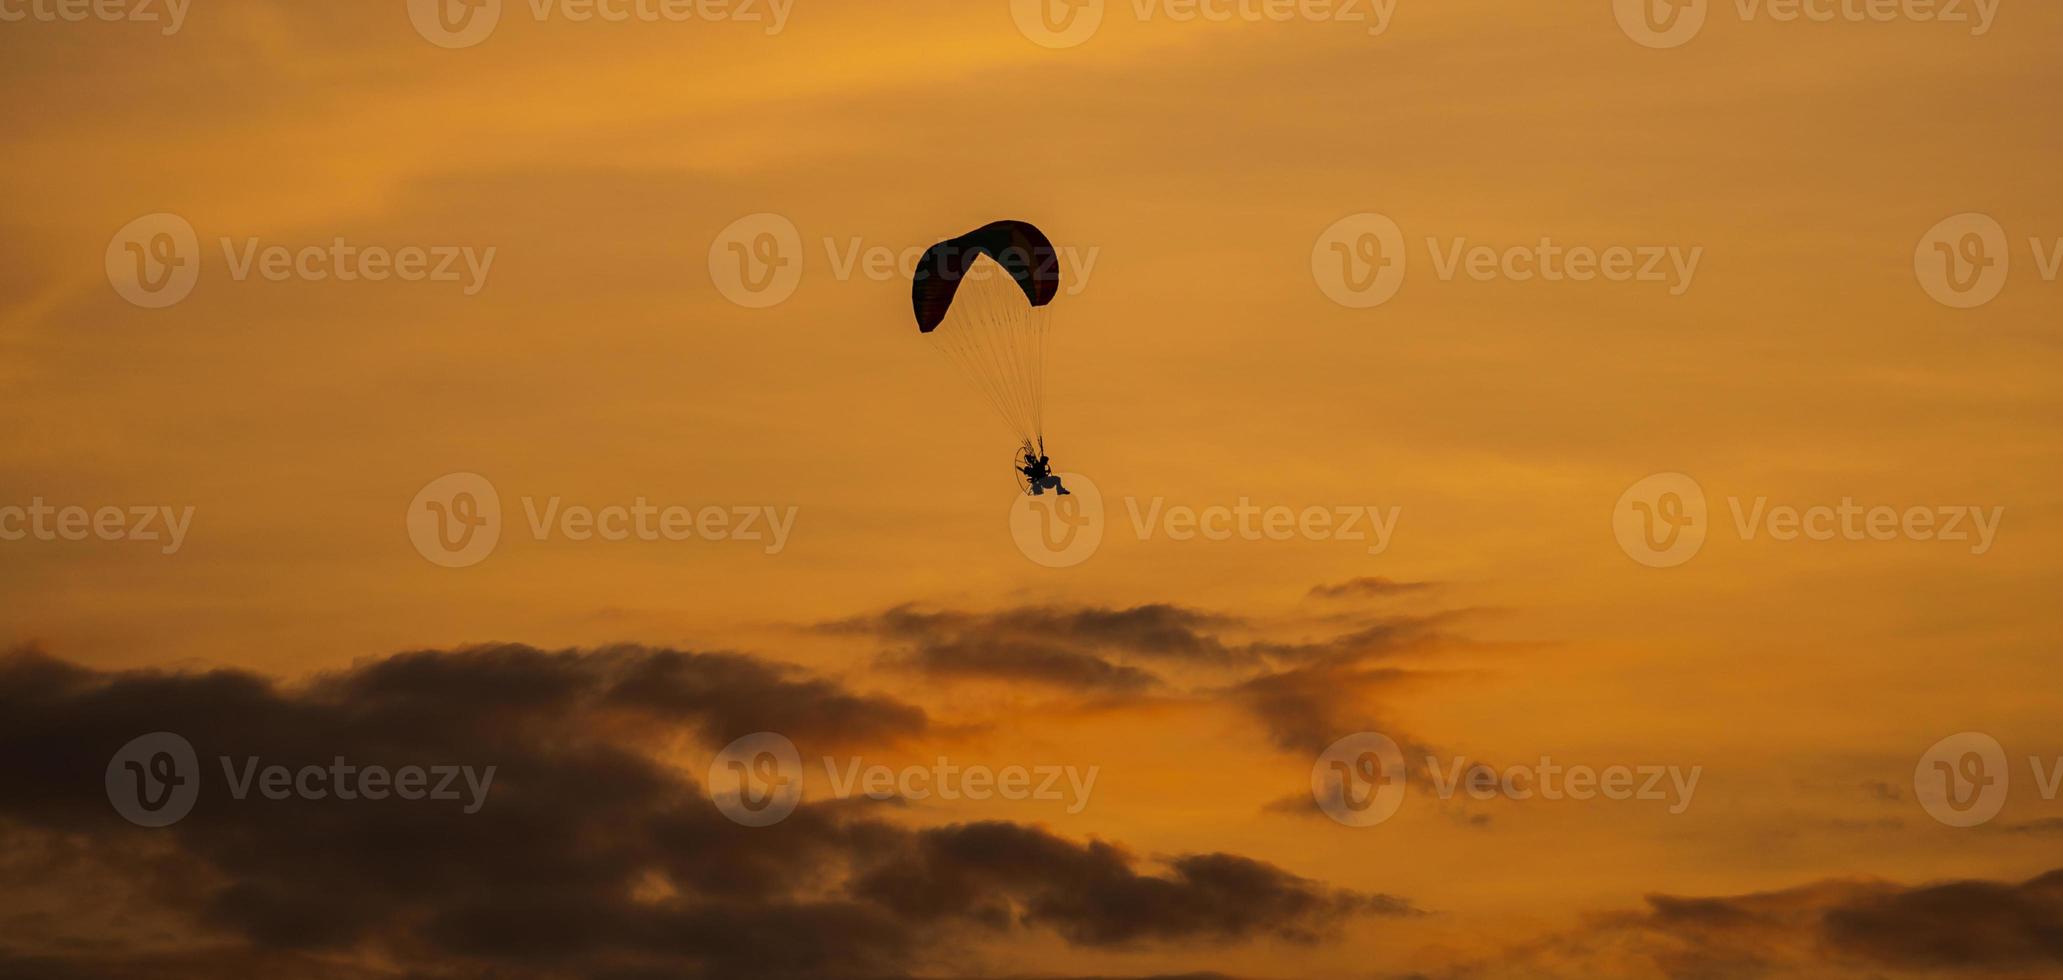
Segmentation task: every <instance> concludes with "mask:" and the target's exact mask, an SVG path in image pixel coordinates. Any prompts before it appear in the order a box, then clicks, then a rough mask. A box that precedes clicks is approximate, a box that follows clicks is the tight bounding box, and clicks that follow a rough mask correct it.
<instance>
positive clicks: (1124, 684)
mask: <svg viewBox="0 0 2063 980" xmlns="http://www.w3.org/2000/svg"><path fill="white" fill-rule="evenodd" d="M1236 622H1237V621H1236V620H1234V619H1233V618H1231V617H1226V616H1219V615H1215V614H1211V613H1205V612H1201V611H1198V610H1194V609H1185V608H1183V607H1180V606H1173V605H1166V604H1153V605H1144V606H1135V607H1132V608H1129V609H1106V608H1098V607H1076V608H1063V607H1056V606H1028V607H1021V608H1016V609H1006V610H1002V611H999V612H990V613H972V612H961V611H955V610H923V609H918V608H916V607H913V606H900V607H897V608H894V609H890V610H888V611H886V612H883V613H880V614H878V615H874V616H866V617H858V618H853V619H846V620H840V621H838V622H834V623H829V624H825V625H824V626H823V627H822V629H824V630H826V631H829V632H834V633H842V634H857V635H866V636H872V637H875V638H877V639H879V640H881V641H882V642H883V643H884V644H886V645H887V647H888V652H887V654H886V656H885V659H886V660H887V661H888V662H889V663H891V664H893V665H896V666H902V667H907V668H910V669H914V670H918V671H921V672H923V673H925V674H927V675H929V676H934V677H950V678H979V677H987V678H994V679H998V680H1006V681H1032V682H1038V683H1044V684H1049V685H1054V686H1058V687H1064V688H1067V689H1069V690H1075V691H1084V692H1097V693H1120V694H1122V693H1136V692H1139V691H1143V690H1146V689H1148V688H1151V687H1155V686H1158V685H1159V684H1160V678H1159V677H1157V676H1156V675H1155V674H1153V673H1152V672H1150V671H1148V670H1146V669H1144V668H1142V667H1139V666H1135V665H1131V664H1128V663H1127V662H1128V661H1136V660H1149V661H1159V662H1162V663H1166V664H1170V665H1190V666H1234V665H1243V664H1249V663H1252V662H1253V660H1254V654H1253V653H1252V652H1251V651H1245V650H1235V649H1232V648H1230V647H1228V646H1227V645H1226V644H1225V643H1224V642H1223V641H1221V640H1220V639H1219V638H1218V637H1217V636H1216V635H1215V634H1214V633H1213V632H1212V631H1213V630H1216V629H1219V628H1222V627H1226V626H1231V625H1235V624H1236Z"/></svg>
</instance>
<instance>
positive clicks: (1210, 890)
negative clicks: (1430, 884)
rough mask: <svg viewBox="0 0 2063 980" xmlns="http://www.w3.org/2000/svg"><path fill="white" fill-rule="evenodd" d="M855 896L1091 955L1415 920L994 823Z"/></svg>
mask: <svg viewBox="0 0 2063 980" xmlns="http://www.w3.org/2000/svg"><path fill="white" fill-rule="evenodd" d="M855 891H857V892H859V893H861V894H865V895H869V896H871V897H873V898H875V899H876V900H878V901H880V902H881V903H882V904H884V905H886V906H888V907H891V908H894V909H896V910H897V911H899V912H901V913H903V914H905V915H907V916H909V917H911V918H913V919H917V920H920V921H933V920H941V919H968V920H972V921H975V922H979V923H982V924H984V925H987V926H990V927H994V928H1006V927H1008V926H1009V925H1011V924H1012V923H1014V922H1019V921H1021V922H1022V923H1024V924H1026V925H1033V926H1045V927H1049V928H1052V929H1054V930H1055V931H1057V932H1059V933H1060V934H1062V935H1064V936H1066V937H1067V938H1068V939H1069V940H1071V941H1073V942H1075V943H1079V944H1082V945H1090V946H1110V945H1120V944H1125V943H1131V942H1135V941H1138V940H1142V939H1163V940H1166V939H1185V938H1189V939H1194V938H1205V939H1216V940H1220V941H1232V940H1240V939H1247V938H1251V937H1255V936H1273V937H1276V938H1280V939H1287V940H1291V941H1296V942H1315V941H1317V940H1318V939H1319V938H1321V937H1322V936H1324V935H1325V934H1326V933H1328V932H1329V931H1331V930H1333V929H1335V928H1337V927H1338V925H1339V924H1340V923H1341V922H1343V921H1344V920H1345V919H1347V918H1349V917H1351V916H1355V915H1364V914H1373V915H1409V914H1412V913H1413V912H1414V910H1413V908H1412V907H1411V905H1410V903H1408V902H1406V901H1404V900H1402V899H1399V898H1395V897H1392V896H1388V895H1360V894H1355V893H1351V892H1344V891H1339V890H1335V889H1331V888H1327V887H1325V886H1323V885H1320V884H1318V883H1316V882H1312V881H1309V880H1306V879H1303V878H1299V877H1297V876H1295V875H1292V874H1290V873H1288V872H1286V871H1283V870H1282V869H1280V868H1276V867H1274V866H1272V865H1268V864H1263V863H1261V862H1259V861H1254V860H1251V859H1248V858H1243V857H1238V856H1235V855H1230V854H1199V855H1190V856H1187V857H1182V858H1177V859H1175V860H1173V861H1171V862H1169V868H1168V872H1167V873H1166V874H1164V875H1146V874H1141V873H1139V872H1138V871H1137V870H1136V869H1135V868H1134V861H1133V859H1132V858H1131V857H1130V856H1129V855H1127V854H1126V853H1125V852H1124V851H1123V850H1122V849H1120V848H1118V847H1116V846H1113V845H1110V844H1106V843H1103V842H1100V841H1092V842H1089V843H1087V844H1077V843H1074V842H1071V841H1066V840H1061V839H1059V838H1055V837H1053V836H1051V835H1048V834H1045V833H1043V832H1041V831H1038V830H1035V829H1031V828H1026V827H1022V826H1018V825H1015V824H1007V823H993V822H992V823H977V824H966V825H960V826H953V827H943V828H935V829H931V830H926V831H923V832H921V833H919V834H917V835H916V837H915V838H914V839H912V840H911V841H909V842H907V844H906V846H905V847H904V849H903V850H902V851H901V852H899V853H895V854H893V855H891V856H890V860H889V861H888V862H887V863H885V864H883V865H882V866H880V867H878V868H876V869H874V870H872V871H870V872H868V873H867V874H865V875H864V876H862V877H861V878H860V879H859V880H858V882H857V884H856V885H855Z"/></svg>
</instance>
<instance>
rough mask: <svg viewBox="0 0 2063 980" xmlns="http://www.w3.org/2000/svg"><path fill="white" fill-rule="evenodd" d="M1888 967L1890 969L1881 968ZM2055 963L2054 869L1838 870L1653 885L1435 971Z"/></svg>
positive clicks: (1911, 970) (1538, 973) (1979, 971)
mask: <svg viewBox="0 0 2063 980" xmlns="http://www.w3.org/2000/svg"><path fill="white" fill-rule="evenodd" d="M1887 971H1888V972H1887ZM2059 971H2063V869H2059V870H2056V871H2050V872H2048V873H2046V874H2042V875H2040V876H2037V877H2035V878H2032V879H2029V880H2027V881H2023V882H2018V883H2013V882H1998V881H1946V882H1937V883H1933V884H1926V885H1917V886H1907V885H1899V884H1895V883H1892V882H1885V881H1874V880H1850V879H1836V880H1827V881H1820V882H1815V883H1812V884H1808V885H1802V886H1798V887H1795V888H1788V889H1783V890H1779V891H1770V892H1760V893H1755V894H1748V895H1734V896H1725V897H1682V896H1673V895H1651V896H1649V897H1648V899H1647V908H1646V909H1645V910H1642V911H1636V912H1619V913H1610V914H1604V915H1598V916H1593V917H1592V920H1591V922H1590V923H1589V924H1588V925H1587V926H1586V927H1584V928H1583V929H1580V930H1578V931H1575V932H1571V933H1567V934H1562V935H1558V936H1552V937H1548V938H1545V939H1540V940H1535V941H1532V942H1528V943H1525V944H1523V945H1519V946H1514V947H1512V948H1511V949H1508V950H1506V951H1504V952H1503V953H1502V954H1501V955H1499V956H1497V957H1494V958H1490V959H1480V960H1471V961H1469V962H1466V963H1460V964H1456V965H1454V966H1452V967H1451V968H1449V969H1447V970H1446V971H1444V972H1438V973H1434V974H1428V975H1429V976H1440V977H1478V976H1485V977H1487V976H1509V975H1525V976H1534V977H1543V978H1549V977H1552V978H1561V977H1571V978H1573V977H1593V976H1628V975H1631V976H1651V975H1661V976H1671V977H1769V978H1777V977H1783V978H1791V977H1798V978H1803V977H1824V976H1886V975H1901V976H1913V975H1924V976H1930V977H1942V976H1997V975H2001V974H2005V975H2013V976H2020V975H2031V974H2033V973H2042V974H2055V973H2057V972H2059Z"/></svg>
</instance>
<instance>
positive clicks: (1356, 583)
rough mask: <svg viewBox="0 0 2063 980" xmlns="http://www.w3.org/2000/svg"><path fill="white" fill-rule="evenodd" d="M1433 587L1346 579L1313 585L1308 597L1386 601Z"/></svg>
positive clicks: (1413, 583)
mask: <svg viewBox="0 0 2063 980" xmlns="http://www.w3.org/2000/svg"><path fill="white" fill-rule="evenodd" d="M1432 587H1433V583H1431V582H1398V581H1396V580H1394V579H1387V578H1381V577H1370V578H1355V579H1348V580H1346V581H1344V582H1340V583H1338V584H1335V585H1314V586H1312V587H1311V592H1310V597H1311V598H1313V599H1387V598H1389V597H1391V596H1399V595H1410V594H1412V593H1417V592H1424V591H1426V590H1428V589H1431V588H1432Z"/></svg>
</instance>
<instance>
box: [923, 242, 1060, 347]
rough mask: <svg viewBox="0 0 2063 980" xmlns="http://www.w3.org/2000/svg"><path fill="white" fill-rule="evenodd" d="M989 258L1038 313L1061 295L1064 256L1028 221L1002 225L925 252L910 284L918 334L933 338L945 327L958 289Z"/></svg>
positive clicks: (933, 247) (937, 245) (934, 246)
mask: <svg viewBox="0 0 2063 980" xmlns="http://www.w3.org/2000/svg"><path fill="white" fill-rule="evenodd" d="M984 256H986V257H987V258H989V259H990V260H992V261H994V262H995V263H996V264H997V265H999V266H1002V267H1003V271H1004V272H1007V273H1009V275H1010V278H1011V279H1013V280H1015V281H1016V283H1017V288H1018V289H1020V290H1022V291H1023V292H1024V298H1025V299H1026V300H1027V301H1029V302H1030V303H1031V305H1032V306H1034V307H1039V306H1045V305H1046V304H1047V303H1051V302H1052V301H1053V297H1054V296H1056V295H1059V293H1060V255H1059V253H1058V252H1056V251H1054V249H1053V243H1052V241H1050V240H1048V239H1047V238H1046V234H1045V232H1042V231H1040V230H1039V229H1038V228H1037V227H1035V226H1033V225H1032V224H1031V223H1030V222H1026V221H998V222H994V223H993V224H987V225H983V226H981V227H980V228H976V229H975V230H973V231H970V232H968V233H967V234H965V235H961V236H960V237H958V238H948V239H946V240H945V241H942V242H939V243H938V244H936V245H933V246H931V247H930V248H929V249H926V250H925V252H924V256H923V258H921V259H918V260H917V269H916V274H915V275H914V276H912V277H911V281H910V307H911V310H912V312H914V313H915V314H916V317H917V329H918V330H919V331H922V332H924V333H930V332H932V331H933V330H936V329H938V325H939V324H941V323H944V322H945V319H946V313H947V311H949V310H951V309H952V306H953V299H954V297H955V296H956V295H958V293H959V291H960V283H961V281H962V280H964V279H965V278H966V277H967V273H968V272H969V271H971V270H973V268H974V264H975V262H977V261H979V260H980V259H981V258H983V257H984Z"/></svg>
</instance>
